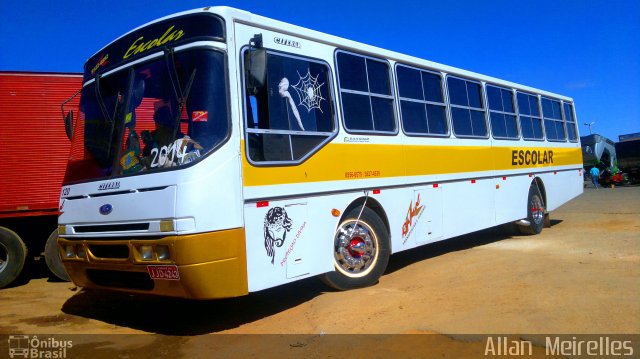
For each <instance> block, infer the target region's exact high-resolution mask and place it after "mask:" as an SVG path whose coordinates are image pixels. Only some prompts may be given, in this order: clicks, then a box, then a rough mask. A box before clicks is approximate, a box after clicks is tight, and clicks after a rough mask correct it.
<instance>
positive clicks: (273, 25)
mask: <svg viewBox="0 0 640 359" xmlns="http://www.w3.org/2000/svg"><path fill="white" fill-rule="evenodd" d="M200 12H210V13H213V14H218V15H220V16H222V17H223V18H224V19H225V20H226V21H229V20H231V21H232V22H239V23H243V24H247V25H251V26H255V27H259V28H263V29H265V30H272V31H276V32H280V33H284V34H288V35H292V36H296V37H300V38H304V39H308V40H312V41H316V42H321V43H324V44H327V45H331V46H335V47H338V48H341V49H344V50H350V51H354V52H360V53H364V54H367V55H371V56H376V57H382V58H386V59H388V60H391V61H395V62H401V63H404V64H407V65H413V66H416V67H422V68H427V69H432V70H436V71H442V72H446V73H448V74H452V75H457V76H461V77H467V78H471V79H476V80H480V81H484V82H488V83H491V84H494V85H499V86H505V87H512V88H515V89H517V90H521V91H526V92H533V93H537V94H540V95H543V96H548V97H554V98H556V99H561V100H564V101H568V102H573V99H572V98H571V97H567V96H563V95H559V94H556V93H553V92H549V91H544V90H540V89H537V88H534V87H530V86H525V85H521V84H518V83H515V82H510V81H505V80H501V79H498V78H495V77H491V76H486V75H482V74H479V73H476V72H472V71H467V70H463V69H460V68H456V67H453V66H448V65H443V64H440V63H437V62H433V61H428V60H424V59H421V58H418V57H415V56H410V55H405V54H402V53H399V52H395V51H391V50H386V49H383V48H380V47H376V46H372V45H367V44H364V43H361V42H357V41H353V40H348V39H345V38H341V37H338V36H334V35H329V34H326V33H323V32H319V31H315V30H311V29H307V28H304V27H301V26H297V25H293V24H290V23H286V22H283V21H279V20H274V19H271V18H268V17H264V16H260V15H256V14H252V13H250V12H248V11H244V10H240V9H236V8H233V7H227V6H214V7H205V8H198V9H194V10H188V11H182V12H178V13H175V14H171V15H168V16H165V17H162V18H159V19H156V20H153V21H151V22H148V23H146V24H143V25H141V26H138V27H137V28H135V29H132V30H131V31H129V32H127V33H125V34H123V35H122V36H120V37H118V38H117V39H115V40H113V41H112V42H111V43H109V44H107V45H106V46H104V47H103V48H101V49H100V50H98V51H97V52H96V53H95V54H94V55H92V56H91V57H93V56H95V55H97V54H98V53H99V52H101V51H103V50H104V49H105V48H106V47H108V46H109V45H111V44H112V43H114V42H116V41H118V40H119V39H121V38H123V37H124V36H126V35H128V34H130V33H132V32H134V31H137V30H139V29H141V28H144V27H146V26H148V25H151V24H154V23H156V22H159V21H163V20H167V19H170V18H173V17H177V16H183V15H188V14H194V13H200Z"/></svg>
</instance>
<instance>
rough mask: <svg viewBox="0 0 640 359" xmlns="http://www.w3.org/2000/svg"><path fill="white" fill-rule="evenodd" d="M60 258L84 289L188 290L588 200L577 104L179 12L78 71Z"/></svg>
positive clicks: (290, 30) (298, 270) (296, 34)
mask: <svg viewBox="0 0 640 359" xmlns="http://www.w3.org/2000/svg"><path fill="white" fill-rule="evenodd" d="M84 70H85V73H84V84H83V89H82V91H81V109H80V113H79V115H77V116H75V117H76V118H75V122H73V119H72V118H73V117H74V116H72V115H73V114H68V116H67V117H66V119H65V121H66V125H67V128H68V130H69V134H70V137H72V141H73V146H72V151H71V156H70V159H69V162H68V167H67V171H66V178H65V181H64V185H63V188H62V195H61V201H60V211H61V212H62V214H61V216H60V219H59V230H60V234H61V238H60V240H59V247H60V251H61V255H62V257H63V260H64V264H65V267H66V269H67V271H68V273H69V275H70V276H71V278H72V279H73V281H74V282H75V283H76V284H77V285H79V286H81V287H89V288H102V289H113V290H122V291H128V292H135V293H150V294H157V295H165V296H177V297H187V298H197V299H204V298H223V297H233V296H241V295H245V294H248V293H250V292H254V291H259V290H262V289H265V288H270V287H274V286H278V285H281V284H285V283H288V282H292V281H295V280H299V279H303V278H308V277H311V276H317V275H319V276H321V278H322V279H323V280H324V281H325V282H326V283H327V284H329V285H330V286H332V287H334V288H337V289H350V288H356V287H362V286H368V285H372V284H375V283H376V282H377V280H378V279H379V277H380V276H381V275H382V274H383V273H384V271H385V268H386V266H387V263H388V260H389V256H390V255H391V254H393V253H397V252H401V251H404V250H407V249H411V248H414V247H417V246H421V245H424V244H427V243H432V242H435V241H440V240H444V239H447V238H451V237H455V236H459V235H462V234H465V233H469V232H473V231H477V230H480V229H483V228H488V227H492V226H496V225H500V224H503V223H510V222H517V223H518V225H520V226H521V228H522V229H523V230H524V231H526V232H529V233H533V234H536V233H539V232H540V231H541V230H542V228H543V226H544V223H545V216H546V215H547V213H548V212H549V211H552V210H554V209H556V208H557V207H558V206H560V205H562V204H563V203H565V202H567V201H569V200H570V199H572V198H574V197H576V196H578V195H579V194H581V193H582V183H583V178H582V175H583V174H582V157H581V149H580V143H579V136H578V130H577V126H576V115H575V109H574V105H573V101H572V99H571V98H568V97H565V96H560V95H557V94H553V93H549V92H546V91H541V90H537V89H534V88H530V87H527V86H523V85H519V84H515V83H512V82H507V81H503V80H499V79H496V78H492V77H488V76H484V75H480V74H476V73H473V72H469V71H464V70H460V69H456V68H453V67H449V66H444V65H440V64H437V63H433V62H430V61H425V60H422V59H418V58H415V57H411V56H406V55H402V54H399V53H396V52H391V51H387V50H383V49H380V48H376V47H373V46H368V45H364V44H361V43H358V42H354V41H349V40H345V39H342V38H338V37H335V36H330V35H327V34H323V33H320V32H316V31H312V30H308V29H305V28H301V27H298V26H294V25H290V24H287V23H283V22H279V21H275V20H272V19H268V18H264V17H261V16H257V15H254V14H250V13H248V12H245V11H241V10H237V9H233V8H227V7H211V8H204V9H197V10H193V11H187V12H183V13H178V14H175V15H171V16H168V17H165V18H162V19H159V20H157V21H154V22H151V23H149V24H146V25H143V26H141V27H139V28H136V29H134V30H132V31H131V32H129V33H127V34H125V35H123V36H121V37H120V38H118V39H116V40H115V41H113V42H112V43H110V44H109V45H107V46H106V47H104V48H103V49H101V50H100V51H98V52H97V53H96V54H95V55H93V56H92V57H91V58H90V59H89V60H88V61H87V62H86V64H85V69H84Z"/></svg>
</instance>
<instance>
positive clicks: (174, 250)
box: [58, 228, 248, 299]
mask: <svg viewBox="0 0 640 359" xmlns="http://www.w3.org/2000/svg"><path fill="white" fill-rule="evenodd" d="M68 245H70V246H73V247H74V248H82V249H83V250H84V253H85V256H84V257H85V258H80V257H78V256H75V257H73V258H67V257H66V256H65V253H66V248H67V246H68ZM58 246H59V249H60V255H61V256H62V258H63V263H64V266H65V268H66V270H67V273H69V276H71V279H72V280H73V282H74V283H75V284H76V285H78V286H80V287H86V288H96V289H110V290H119V291H125V292H130V293H144V294H155V295H162V296H170V297H182V298H190V299H214V298H228V297H237V296H241V295H246V294H247V293H248V284H247V256H246V248H245V232H244V229H242V228H237V229H230V230H224V231H217V232H210V233H202V234H194V235H185V236H170V237H164V238H161V239H94V238H91V239H88V238H85V239H66V238H63V237H61V238H59V239H58ZM141 246H152V247H154V248H155V247H156V246H166V247H168V248H169V253H170V256H169V259H167V260H159V259H158V258H157V257H154V259H152V260H143V259H142V256H141V254H140V247H141ZM111 253H113V255H111ZM123 253H124V254H123ZM159 265H161V266H177V269H178V272H179V277H180V278H179V279H178V280H170V279H152V278H151V276H150V275H149V272H148V267H149V266H159Z"/></svg>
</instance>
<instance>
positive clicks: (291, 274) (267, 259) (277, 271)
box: [244, 200, 318, 291]
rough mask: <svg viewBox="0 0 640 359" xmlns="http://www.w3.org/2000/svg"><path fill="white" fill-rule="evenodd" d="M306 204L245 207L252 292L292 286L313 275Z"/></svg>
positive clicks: (291, 202) (293, 202)
mask: <svg viewBox="0 0 640 359" xmlns="http://www.w3.org/2000/svg"><path fill="white" fill-rule="evenodd" d="M307 208H308V206H307V203H306V202H305V201H301V200H298V201H295V200H294V201H269V202H267V201H264V202H257V203H256V202H253V203H247V204H245V209H244V213H245V228H246V245H247V272H248V277H249V291H256V290H260V289H265V288H269V287H273V286H276V285H280V284H283V283H287V282H290V281H291V279H293V278H295V277H299V276H303V275H305V274H309V273H310V272H311V265H312V257H311V255H313V253H314V252H315V253H318V251H317V248H315V247H314V242H313V241H312V236H311V235H310V233H311V232H310V223H309V220H308V213H307Z"/></svg>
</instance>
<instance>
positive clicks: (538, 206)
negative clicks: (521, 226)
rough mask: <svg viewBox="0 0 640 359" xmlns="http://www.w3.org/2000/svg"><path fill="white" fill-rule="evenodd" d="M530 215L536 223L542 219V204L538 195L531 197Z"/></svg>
mask: <svg viewBox="0 0 640 359" xmlns="http://www.w3.org/2000/svg"><path fill="white" fill-rule="evenodd" d="M530 205H531V217H532V218H533V221H534V222H536V223H537V224H540V223H542V221H543V220H544V206H543V205H542V201H541V200H540V197H538V196H533V197H531V203H530Z"/></svg>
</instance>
